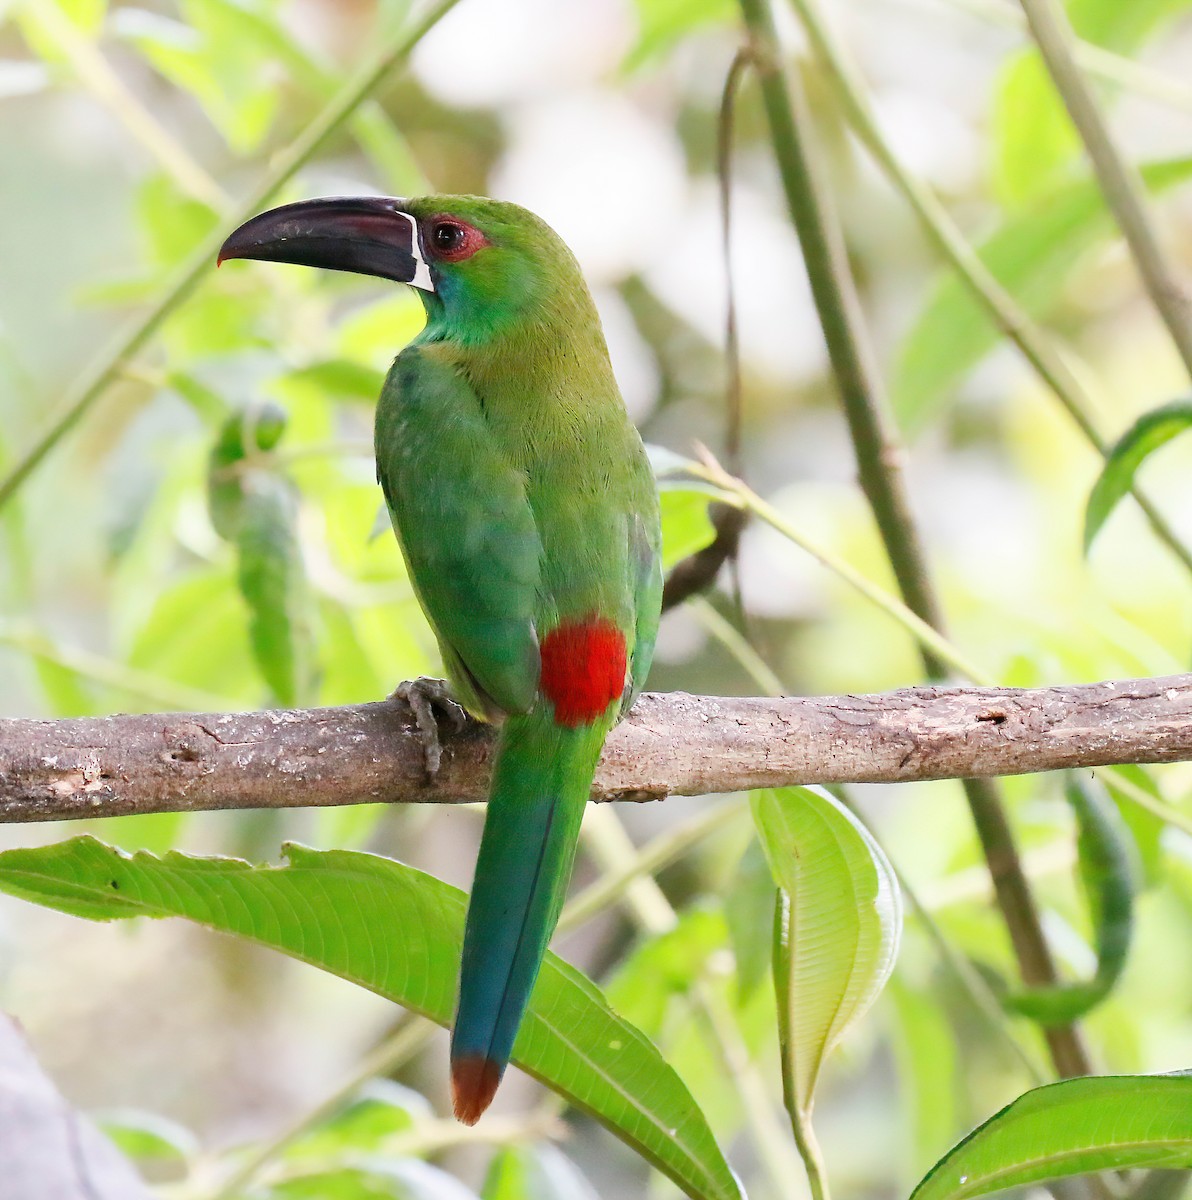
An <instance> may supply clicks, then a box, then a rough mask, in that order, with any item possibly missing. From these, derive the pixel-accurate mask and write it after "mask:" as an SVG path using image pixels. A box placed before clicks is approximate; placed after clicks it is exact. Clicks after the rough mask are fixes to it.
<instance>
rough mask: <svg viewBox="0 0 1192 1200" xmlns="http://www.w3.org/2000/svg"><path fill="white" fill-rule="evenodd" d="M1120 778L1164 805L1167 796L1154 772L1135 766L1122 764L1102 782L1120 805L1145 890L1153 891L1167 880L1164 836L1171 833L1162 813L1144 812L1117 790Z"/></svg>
mask: <svg viewBox="0 0 1192 1200" xmlns="http://www.w3.org/2000/svg"><path fill="white" fill-rule="evenodd" d="M1116 776H1122V777H1123V778H1124V779H1125V780H1126V782H1128V783H1130V784H1133V785H1134V787H1135V788H1137V789H1138V790H1139V791H1143V792H1145V793H1146V794H1147V795H1148V796H1151V797H1153V798H1154V799H1155V800H1156V801H1158V802H1159V803H1160V804H1163V803H1165V801H1164V799H1163V793H1162V792H1161V791H1160V790H1159V785H1158V784H1157V783H1156V782H1155V779H1154V776H1153V775H1152V774H1151V773H1150V771H1148V770H1147V769H1146V768H1145V767H1140V766H1136V765H1135V764H1133V763H1119V764H1118V765H1117V766H1116V767H1114V769H1113V772H1112V773H1111V774H1107V775H1105V776H1104V777H1103V779H1102V782H1103V783H1104V784H1105V787H1106V789H1107V791H1108V792H1109V794H1110V796H1111V797H1112V798H1113V802H1114V803H1115V804H1116V805H1117V810H1118V815H1119V816H1120V817H1121V818H1122V820H1123V821H1124V822H1125V823H1126V827H1127V828H1128V829H1129V830H1130V836H1131V838H1132V840H1133V844H1134V850H1135V852H1136V853H1137V855H1138V861H1139V865H1140V866H1141V868H1142V880H1141V883H1142V886H1143V887H1153V886H1154V885H1155V884H1157V883H1158V882H1159V881H1160V880H1161V879H1162V878H1163V867H1164V864H1163V834H1164V832H1165V831H1166V829H1167V822H1166V821H1165V820H1164V819H1163V818H1162V817H1161V816H1159V814H1158V813H1154V812H1151V811H1150V810H1149V809H1146V808H1143V807H1142V805H1141V804H1139V803H1137V801H1136V800H1135V799H1134V797H1133V796H1130V795H1127V794H1126V793H1125V792H1124V791H1123V790H1122V789H1120V788H1118V787H1116V786H1115V784H1114V779H1115V777H1116Z"/></svg>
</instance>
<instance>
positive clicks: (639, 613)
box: [219, 195, 662, 1125]
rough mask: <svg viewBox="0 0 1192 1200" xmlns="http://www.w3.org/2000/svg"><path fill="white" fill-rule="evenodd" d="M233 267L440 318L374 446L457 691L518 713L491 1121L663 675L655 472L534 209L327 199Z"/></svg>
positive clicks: (495, 897)
mask: <svg viewBox="0 0 1192 1200" xmlns="http://www.w3.org/2000/svg"><path fill="white" fill-rule="evenodd" d="M233 258H238V259H260V260H266V261H272V262H283V263H295V264H300V265H303V266H311V267H321V268H326V269H330V270H334V271H349V272H354V273H357V274H362V275H371V276H377V277H379V278H382V279H387V280H393V281H395V282H398V283H403V284H408V285H411V286H412V287H414V288H415V289H416V290H417V293H418V295H419V296H420V297H421V299H422V303H423V307H424V308H425V311H426V324H425V327H424V328H423V329H422V331H421V332H420V333H419V334H418V335H417V336H416V337H415V338H414V339H413V340H412V341H411V342H410V343H409V344H408V345H407V346H406V347H405V348H404V349H402V350H401V352H400V353H398V354H397V356H396V358H395V360H394V362H393V365H392V367H391V368H390V370H389V372H388V374H387V375H386V378H385V383H384V386H383V388H382V391H381V395H380V398H379V400H378V403H377V410H376V434H375V448H376V461H377V479H378V482H379V483H380V486H381V489H382V492H383V494H384V498H385V503H386V505H387V507H388V511H389V516H390V519H391V523H392V525H393V529H394V532H395V534H396V536H397V541H398V544H399V546H400V548H401V553H402V555H403V557H404V559H405V563H406V567H407V570H408V573H409V577H410V580H411V583H412V585H413V590H414V592H415V595H416V597H417V599H418V602H419V604H420V605H421V608H422V610H423V612H424V613H425V615H426V617H427V619H428V621H429V623H430V625H431V628H432V629H433V631H434V634H435V636H436V639H437V641H438V644H439V648H440V651H441V654H442V661H443V667H444V672H445V674H446V677H447V681H446V682H447V688H448V691H449V693H450V696H451V697H452V698H453V699H454V700H455V701H457V702H458V703H459V704H460V705H462V706H463V708H464V709H466V710H467V712H469V713H470V714H471V715H472V716H474V717H475V718H478V719H479V720H482V721H487V722H490V723H492V724H493V725H494V726H495V727H496V750H495V755H494V765H493V771H492V778H491V783H490V787H489V792H488V805H487V810H486V815H485V823H484V831H483V834H482V836H481V843H480V850H479V854H478V856H477V862H476V868H475V874H474V877H473V883H472V890H471V896H470V899H469V904H468V910H467V917H466V921H465V928H464V939H463V951H462V956H461V964H460V976H459V992H458V1003H457V1006H456V1012H455V1020H454V1025H453V1028H452V1034H451V1052H450V1055H451V1093H452V1103H453V1109H454V1112H455V1115H456V1117H457V1118H458V1119H459V1120H460V1121H462V1122H464V1123H465V1124H469V1125H471V1124H474V1123H475V1122H476V1121H477V1120H478V1119H479V1118H480V1116H481V1115H482V1113H483V1112H484V1111H485V1110H486V1109H487V1108H488V1106H489V1104H490V1103H491V1102H492V1099H493V1096H494V1095H495V1093H496V1090H497V1087H498V1085H499V1084H500V1081H501V1078H502V1076H503V1074H504V1071H505V1068H506V1066H507V1064H508V1062H509V1058H510V1055H511V1053H512V1050H513V1044H514V1040H515V1037H516V1034H517V1031H518V1028H519V1026H520V1025H521V1022H522V1019H523V1017H524V1015H525V1011H526V1008H527V1006H528V1004H529V1000H530V994H531V992H532V990H533V987H534V983H535V980H536V978H537V976H538V972H539V968H540V967H541V964H542V960H543V957H544V955H545V953H546V948H547V944H548V942H549V941H550V938H551V935H552V934H553V932H554V929H555V925H556V923H557V921H558V917H559V911H560V908H561V907H562V903H563V900H564V897H565V894H566V891H567V887H568V883H569V881H570V877H571V872H572V866H573V863H574V859H575V851H576V844H577V841H578V838H579V828H580V823H581V820H582V817H583V812H584V808H585V805H586V803H587V801H588V799H589V795H590V792H591V787H592V781H593V778H594V775H595V770H596V765H597V762H598V760H599V757H600V753H601V749H602V747H603V744H604V741H605V739H606V737H607V735H608V733H609V732H610V730H611V729H612V728H613V727H614V726H615V725H616V723H617V722H618V721H619V720H620V719H621V718H622V717H623V716H624V715H625V714H626V713H627V712H628V711H629V709H630V707H631V706H632V704H633V702H634V700H635V698H636V697H637V695H638V693H639V692H640V691H641V689H642V686H643V684H644V682H645V679H646V675H647V672H648V671H649V668H650V661H651V658H652V656H653V652H654V643H655V637H656V634H657V629H658V620H659V610H660V606H661V600H662V567H661V531H660V523H659V506H658V494H657V489H656V486H655V483H654V479H653V475H652V472H651V468H650V463H649V460H648V457H647V455H646V452H645V448H644V446H643V443H642V440H641V437H640V435H639V434H638V431H637V429H636V428H635V427H634V425H633V422H632V421H631V419H630V417H629V414H628V412H627V411H626V408H625V404H624V401H623V399H622V397H621V393H620V391H619V389H618V386H617V382H616V379H615V376H614V374H613V369H612V365H611V363H610V360H609V354H608V348H607V344H606V342H605V337H604V333H603V330H602V328H601V324H600V319H599V316H598V314H597V310H596V306H595V303H594V301H593V299H592V295H591V293H590V291H589V289H588V286H587V284H586V282H585V280H584V277H583V274H582V271H581V268H580V266H579V263H578V262H577V260H576V258H575V256H574V255H573V254H572V252H571V251H570V249H569V248H568V247H567V245H566V244H565V242H564V241H563V240H562V238H560V237H559V235H558V234H557V233H555V232H554V230H553V229H552V228H551V227H550V226H549V225H548V224H547V223H546V222H545V221H543V220H542V219H541V218H540V217H538V216H536V215H534V214H533V213H531V212H529V211H528V210H527V209H525V208H522V207H520V206H518V205H516V204H512V203H509V202H505V201H500V200H495V199H490V198H487V197H481V196H455V195H432V196H425V197H420V198H416V199H397V198H392V197H378V196H365V197H343V196H341V197H324V198H319V199H313V200H304V201H299V202H297V203H293V204H287V205H283V206H281V207H279V208H275V209H271V210H269V211H267V212H263V213H261V214H260V215H258V216H255V217H253V218H251V219H250V220H248V221H247V222H245V223H244V224H243V225H241V226H240V227H239V228H238V229H236V230H235V232H233V233H232V234H231V235H230V236H229V237H228V238H227V240H226V241H225V242H224V244H223V248H222V250H221V251H220V255H219V262H220V263H222V262H223V261H224V260H225V259H233ZM435 682H436V681H426V680H419V681H415V684H414V685H413V686H411V685H408V684H407V685H403V689H404V690H403V691H402V694H403V695H406V696H407V697H408V698H410V699H411V702H412V703H413V704H414V707H415V709H416V711H417V712H418V713H419V717H420V724H423V720H422V718H423V716H424V715H425V713H426V712H427V709H428V705H432V704H434V703H436V702H441V700H442V698H443V697H442V694H441V692H440V691H439V690H438V689H437V688H436V687H435ZM433 731H434V726H433V716H432V725H431V732H432V734H433ZM436 753H437V750H436V749H435V748H434V747H433V746H431V747H428V757H427V762H428V769H431V770H433V769H435V768H436V767H437V758H435V757H434V755H435V754H436Z"/></svg>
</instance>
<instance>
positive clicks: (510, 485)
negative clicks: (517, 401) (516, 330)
mask: <svg viewBox="0 0 1192 1200" xmlns="http://www.w3.org/2000/svg"><path fill="white" fill-rule="evenodd" d="M376 450H377V478H378V480H379V481H380V484H381V488H382V490H383V491H384V493H385V501H386V503H387V504H388V506H389V515H390V517H391V518H392V520H393V527H394V530H395V531H396V533H397V540H398V542H399V543H400V545H401V548H402V553H403V554H404V556H405V559H406V565H407V566H408V568H409V572H410V579H411V581H412V582H413V585H414V590H415V592H416V594H417V596H418V600H419V602H420V603H421V605H422V608H423V611H424V612H425V613H426V615H427V617H428V619H429V620H430V623H431V625H432V626H433V627H434V630H435V633H436V635H437V637H438V639H439V643H440V646H441V647H442V650H443V657H444V665H445V666H446V668H447V672H448V675H449V676H450V677H451V681H452V683H453V684H454V685H455V687H456V689H457V691H458V692H459V694H460V699H461V700H463V701H464V702H465V703H466V704H468V706H469V707H471V708H473V709H475V708H476V707H477V702H479V707H480V709H481V710H490V714H491V709H492V708H494V707H495V708H497V709H499V710H501V711H503V712H507V713H509V712H524V711H525V710H526V709H528V708H529V707H530V706H531V704H532V703H533V701H534V694H535V692H536V690H537V688H538V671H539V660H538V640H537V637H536V634H535V631H534V606H535V600H536V597H537V595H538V590H539V586H540V571H541V561H542V543H541V541H540V539H539V536H538V530H537V528H536V526H535V523H534V515H533V512H532V511H531V508H530V505H529V502H528V501H527V499H526V493H525V483H524V480H523V477H522V476H521V474H520V473H519V472H517V471H516V470H515V469H514V468H513V467H512V466H510V465H509V463H508V462H507V461H505V459H504V458H503V457H502V456H501V455H500V454H499V452H498V451H497V449H496V447H495V444H494V441H493V438H492V435H491V433H490V432H489V430H488V429H487V427H486V422H485V419H484V413H483V410H482V407H481V404H480V401H479V400H478V399H477V397H476V395H475V393H474V392H473V391H472V389H471V387H470V386H469V384H468V383H467V381H466V380H465V379H464V378H463V377H462V376H461V375H460V374H458V373H457V372H456V371H455V370H454V368H452V367H451V366H449V365H448V364H446V363H444V362H441V361H438V360H437V359H436V357H435V354H434V348H433V346H428V347H419V346H411V347H409V348H407V349H406V350H404V351H403V352H402V353H401V354H400V355H399V356H398V359H397V361H396V362H395V363H394V364H393V368H392V369H391V370H390V372H389V375H388V377H387V378H386V380H385V388H384V390H383V391H382V393H381V399H380V403H379V404H378V406H377V428H376Z"/></svg>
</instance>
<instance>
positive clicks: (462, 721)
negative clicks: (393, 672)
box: [393, 678, 468, 779]
mask: <svg viewBox="0 0 1192 1200" xmlns="http://www.w3.org/2000/svg"><path fill="white" fill-rule="evenodd" d="M393 694H394V696H396V697H397V698H398V699H399V700H404V701H405V702H406V703H407V704H408V705H409V706H410V708H411V709H412V710H413V713H414V720H415V721H416V722H417V724H418V733H419V735H420V736H421V738H422V752H423V755H424V756H425V760H426V773H427V774H428V775H429V776H430V777H431V779H434V777H435V776H436V775H438V773H439V767H440V766H441V765H442V761H443V744H442V742H440V740H439V719H438V718H436V716H435V712H436V710H437V711H438V713H439V715H440V717H441V718H442V719H444V720H445V721H446V722H447V725H448V727H449V728H450V729H451V731H452V732H453V733H459V732H460V730H461V729H463V727H464V726H465V725H466V724H467V721H468V714H467V713H466V712H465V711H464V709H463V706H462V705H461V704H460V703H459V702H458V701H457V700H456V699H455V698H454V697H453V696H452V695H451V689H450V687H449V686H448V683H447V681H446V680H445V679H427V678H419V679H407V680H406V681H405V683H401V684H398V687H397V690H396V691H395V692H394V693H393Z"/></svg>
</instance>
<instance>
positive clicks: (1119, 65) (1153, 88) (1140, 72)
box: [945, 0, 1192, 111]
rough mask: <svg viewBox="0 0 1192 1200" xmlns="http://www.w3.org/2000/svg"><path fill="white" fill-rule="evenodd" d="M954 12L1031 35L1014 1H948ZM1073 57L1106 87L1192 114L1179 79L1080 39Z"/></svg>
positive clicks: (1191, 92)
mask: <svg viewBox="0 0 1192 1200" xmlns="http://www.w3.org/2000/svg"><path fill="white" fill-rule="evenodd" d="M945 2H946V3H948V4H949V5H950V6H951V7H952V8H957V9H961V10H963V11H964V12H967V13H968V14H969V15H970V16H974V17H977V18H979V19H980V20H983V21H989V22H991V23H992V24H994V25H1002V26H1004V27H1006V28H1008V29H1016V30H1019V31H1020V32H1021V33H1024V34H1029V27H1028V26H1027V23H1026V17H1025V16H1023V14H1022V13H1020V12H1019V11H1018V10H1017V9H1016V8H1014V7H1013V2H1012V0H945ZM1073 57H1074V58H1075V59H1076V63H1077V65H1078V66H1079V67H1081V68H1082V69H1083V70H1085V71H1087V72H1088V73H1089V74H1090V75H1095V76H1097V77H1098V78H1099V79H1102V80H1104V81H1105V82H1106V83H1112V84H1115V85H1116V86H1119V87H1123V88H1127V89H1128V90H1129V91H1132V92H1134V93H1136V94H1137V95H1139V96H1144V97H1145V98H1146V99H1148V100H1155V101H1157V102H1158V103H1160V104H1165V105H1169V106H1170V107H1172V108H1179V109H1183V110H1185V111H1192V87H1190V86H1189V85H1188V84H1187V83H1185V82H1183V81H1182V80H1179V79H1174V78H1172V76H1170V75H1168V74H1165V73H1164V72H1162V71H1156V70H1155V69H1154V68H1153V67H1148V66H1146V65H1144V64H1143V63H1138V62H1135V61H1134V60H1133V59H1132V58H1126V57H1125V56H1124V55H1121V54H1114V53H1113V51H1112V50H1106V49H1105V48H1104V47H1103V46H1098V45H1097V44H1096V43H1095V42H1086V41H1083V40H1081V39H1077V41H1076V43H1075V46H1074V50H1073Z"/></svg>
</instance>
